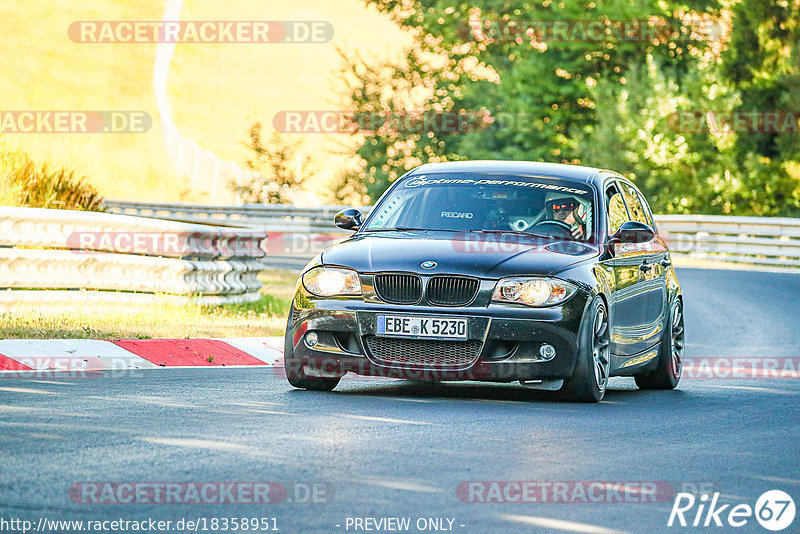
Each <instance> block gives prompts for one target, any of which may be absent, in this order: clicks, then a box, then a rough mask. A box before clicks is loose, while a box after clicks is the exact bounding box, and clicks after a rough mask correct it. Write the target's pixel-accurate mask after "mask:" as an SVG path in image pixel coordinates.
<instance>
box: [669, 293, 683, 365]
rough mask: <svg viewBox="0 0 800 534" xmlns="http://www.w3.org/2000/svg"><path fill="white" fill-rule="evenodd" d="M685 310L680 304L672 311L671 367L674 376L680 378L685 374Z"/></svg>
mask: <svg viewBox="0 0 800 534" xmlns="http://www.w3.org/2000/svg"><path fill="white" fill-rule="evenodd" d="M683 347H684V336H683V309H682V307H681V305H680V304H676V305H675V307H674V308H673V309H672V347H671V353H670V366H671V368H672V375H673V376H674V377H675V378H680V377H681V373H682V372H683Z"/></svg>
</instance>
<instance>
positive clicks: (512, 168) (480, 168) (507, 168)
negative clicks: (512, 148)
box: [408, 160, 616, 185]
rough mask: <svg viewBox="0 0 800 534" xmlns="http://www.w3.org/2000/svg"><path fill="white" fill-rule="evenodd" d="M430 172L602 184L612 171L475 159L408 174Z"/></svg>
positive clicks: (432, 165)
mask: <svg viewBox="0 0 800 534" xmlns="http://www.w3.org/2000/svg"><path fill="white" fill-rule="evenodd" d="M429 172H488V173H496V172H498V173H509V174H524V175H533V176H545V177H553V178H562V179H564V180H569V181H574V182H580V183H588V184H594V185H602V184H601V182H602V179H603V177H602V173H606V172H609V173H610V172H611V171H605V170H604V169H600V168H597V167H584V166H582V165H566V164H563V163H546V162H542V161H503V160H474V161H448V162H443V163H425V164H423V165H420V166H419V167H417V168H416V169H414V170H413V171H412V172H411V173H410V174H409V175H408V176H409V177H410V176H418V175H419V174H423V173H429ZM613 174H616V173H613Z"/></svg>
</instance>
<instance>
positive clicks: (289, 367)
mask: <svg viewBox="0 0 800 534" xmlns="http://www.w3.org/2000/svg"><path fill="white" fill-rule="evenodd" d="M291 317H292V316H291V313H290V314H289V321H288V322H287V324H286V335H285V336H284V343H283V368H284V370H285V371H286V379H287V380H288V381H289V384H291V385H292V386H294V387H296V388H298V389H307V390H310V391H331V390H333V388H335V387H336V386H337V385H338V384H339V380H341V379H342V378H341V377H338V378H323V377H316V376H308V375H306V373H305V372H304V371H303V365H302V363H301V362H300V360H299V359H298V358H295V357H294V344H293V343H292V318H291Z"/></svg>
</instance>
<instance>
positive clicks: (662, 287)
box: [618, 180, 667, 350]
mask: <svg viewBox="0 0 800 534" xmlns="http://www.w3.org/2000/svg"><path fill="white" fill-rule="evenodd" d="M618 182H619V186H620V189H621V191H622V196H623V197H624V199H625V205H626V206H627V208H628V214H629V215H630V220H632V221H638V222H642V223H645V224H647V225H648V226H650V227H651V228H653V231H655V230H656V229H655V228H654V223H653V218H652V214H651V213H650V208H649V206H647V204H646V203H645V202H644V199H643V197H642V194H641V193H640V192H639V190H638V189H636V187H635V186H634V185H633V184H631V183H629V182H627V181H624V180H618ZM634 247H635V248H636V251H637V254H636V257H637V260H638V261H639V265H638V270H639V277H638V283H637V285H638V289H637V291H636V294H637V297H636V298H635V301H636V305H637V306H641V308H640V310H639V312H638V313H639V320H640V324H639V326H638V328H637V329H636V337H637V338H638V341H637V343H636V348H637V350H645V349H647V348H650V347H652V346H653V345H655V344H656V343H658V341H659V339H660V338H661V331H662V327H663V321H662V319H663V313H664V303H665V301H666V276H665V259H666V250H667V249H666V246H665V245H664V242H663V241H662V240H661V238H660V237H658V235H656V237H655V238H654V239H652V240H651V241H648V242H646V243H638V244H635V245H634Z"/></svg>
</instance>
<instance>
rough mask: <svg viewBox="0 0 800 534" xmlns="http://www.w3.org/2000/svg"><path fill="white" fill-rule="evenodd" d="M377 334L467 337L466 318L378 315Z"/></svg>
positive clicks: (445, 337) (446, 337)
mask: <svg viewBox="0 0 800 534" xmlns="http://www.w3.org/2000/svg"><path fill="white" fill-rule="evenodd" d="M376 333H377V334H378V335H379V336H399V337H415V338H420V337H429V338H439V339H463V340H465V339H467V320H466V319H450V318H445V317H412V316H406V315H378V324H377V328H376Z"/></svg>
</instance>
